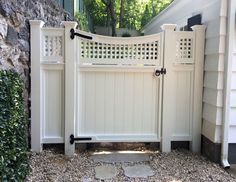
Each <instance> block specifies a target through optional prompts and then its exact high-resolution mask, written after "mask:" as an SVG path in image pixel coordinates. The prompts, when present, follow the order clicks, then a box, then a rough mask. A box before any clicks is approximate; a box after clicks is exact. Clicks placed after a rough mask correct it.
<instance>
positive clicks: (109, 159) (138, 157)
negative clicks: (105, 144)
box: [91, 153, 150, 163]
mask: <svg viewBox="0 0 236 182" xmlns="http://www.w3.org/2000/svg"><path fill="white" fill-rule="evenodd" d="M91 158H92V159H93V161H94V162H105V163H114V162H145V161H149V160H150V158H149V155H148V154H121V153H111V154H96V155H92V156H91Z"/></svg>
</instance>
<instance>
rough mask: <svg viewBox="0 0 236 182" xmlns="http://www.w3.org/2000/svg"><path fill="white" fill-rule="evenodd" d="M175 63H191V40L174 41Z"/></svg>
mask: <svg viewBox="0 0 236 182" xmlns="http://www.w3.org/2000/svg"><path fill="white" fill-rule="evenodd" d="M176 62H182V63H192V62H193V38H178V39H177V40H176Z"/></svg>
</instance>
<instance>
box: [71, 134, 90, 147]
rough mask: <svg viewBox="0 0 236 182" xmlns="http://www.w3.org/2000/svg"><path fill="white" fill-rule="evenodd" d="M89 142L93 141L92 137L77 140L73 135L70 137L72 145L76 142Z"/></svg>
mask: <svg viewBox="0 0 236 182" xmlns="http://www.w3.org/2000/svg"><path fill="white" fill-rule="evenodd" d="M87 140H92V138H91V137H78V138H75V136H74V135H73V134H71V135H70V144H71V145H72V144H74V142H75V141H87Z"/></svg>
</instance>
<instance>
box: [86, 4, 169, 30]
mask: <svg viewBox="0 0 236 182" xmlns="http://www.w3.org/2000/svg"><path fill="white" fill-rule="evenodd" d="M172 1H173V0H84V3H85V6H86V7H87V10H88V12H89V14H90V16H91V17H92V19H93V23H94V25H95V26H106V27H107V26H111V25H112V23H115V27H123V28H130V29H136V30H140V29H141V28H142V26H144V25H145V24H147V23H148V22H149V21H150V20H151V19H152V18H153V17H154V16H156V15H157V14H158V13H159V12H160V11H161V10H163V9H164V8H165V7H166V6H167V5H169V4H170V3H171V2H172ZM107 2H112V3H113V8H114V12H115V16H116V17H114V18H115V20H117V21H113V22H112V16H111V13H110V12H109V11H108V6H106V3H107ZM122 6H123V7H122ZM114 18H113V19H114Z"/></svg>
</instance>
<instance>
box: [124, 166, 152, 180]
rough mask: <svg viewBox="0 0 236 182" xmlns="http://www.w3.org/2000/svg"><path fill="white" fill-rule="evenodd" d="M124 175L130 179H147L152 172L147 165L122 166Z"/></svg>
mask: <svg viewBox="0 0 236 182" xmlns="http://www.w3.org/2000/svg"><path fill="white" fill-rule="evenodd" d="M122 168H123V170H124V172H125V175H126V176H127V177H131V178H147V177H149V176H153V175H154V172H153V170H152V169H151V167H150V166H149V165H134V166H122Z"/></svg>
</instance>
